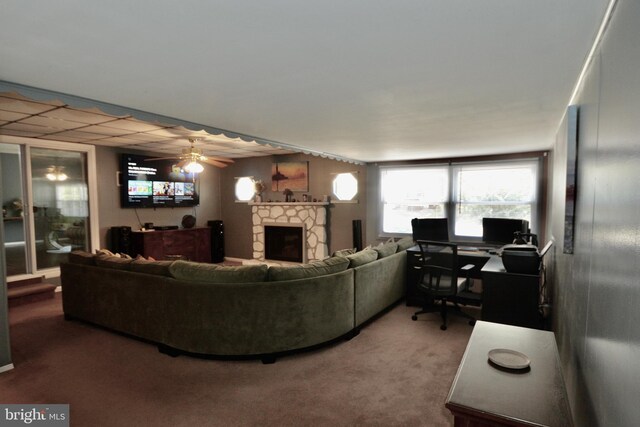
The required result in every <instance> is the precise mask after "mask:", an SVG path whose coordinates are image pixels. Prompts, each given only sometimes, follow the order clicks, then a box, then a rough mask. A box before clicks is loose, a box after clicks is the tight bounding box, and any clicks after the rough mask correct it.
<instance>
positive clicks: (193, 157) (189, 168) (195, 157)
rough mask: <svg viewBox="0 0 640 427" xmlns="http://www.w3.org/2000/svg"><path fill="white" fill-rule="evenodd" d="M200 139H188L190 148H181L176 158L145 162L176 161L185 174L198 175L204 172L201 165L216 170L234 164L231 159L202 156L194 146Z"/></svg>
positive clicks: (199, 150)
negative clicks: (212, 167) (214, 167)
mask: <svg viewBox="0 0 640 427" xmlns="http://www.w3.org/2000/svg"><path fill="white" fill-rule="evenodd" d="M201 139H202V138H189V142H190V143H191V146H190V147H189V148H183V149H182V154H180V155H178V156H171V157H154V158H149V159H146V160H147V161H154V160H170V159H176V160H180V163H178V166H179V167H181V168H182V169H184V171H185V172H188V173H200V172H202V171H203V170H204V167H203V166H202V164H201V163H207V164H209V165H213V166H216V167H218V168H226V167H227V163H234V161H233V160H231V159H227V158H224V157H209V156H204V155H203V154H202V150H201V149H200V148H196V147H195V146H194V144H195V143H196V142H197V141H200V140H201Z"/></svg>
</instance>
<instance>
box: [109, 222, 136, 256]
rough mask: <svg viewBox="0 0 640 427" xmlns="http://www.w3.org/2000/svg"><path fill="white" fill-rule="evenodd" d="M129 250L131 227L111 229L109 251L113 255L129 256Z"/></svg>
mask: <svg viewBox="0 0 640 427" xmlns="http://www.w3.org/2000/svg"><path fill="white" fill-rule="evenodd" d="M131 249H132V248H131V227H127V226H120V227H111V246H110V247H109V250H110V251H111V252H113V253H123V254H128V255H131Z"/></svg>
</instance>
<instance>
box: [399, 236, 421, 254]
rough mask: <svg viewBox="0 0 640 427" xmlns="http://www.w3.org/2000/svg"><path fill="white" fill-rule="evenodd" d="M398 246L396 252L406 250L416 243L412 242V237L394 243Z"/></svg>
mask: <svg viewBox="0 0 640 427" xmlns="http://www.w3.org/2000/svg"><path fill="white" fill-rule="evenodd" d="M396 243H397V244H398V252H400V251H404V250H407V249H409V248H411V247H413V246H415V245H416V242H414V241H413V237H408V236H407V237H403V238H402V239H400V240H398V241H397V242H396Z"/></svg>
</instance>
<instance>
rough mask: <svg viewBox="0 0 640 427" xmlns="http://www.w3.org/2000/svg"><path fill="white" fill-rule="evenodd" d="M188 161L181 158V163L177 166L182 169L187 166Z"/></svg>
mask: <svg viewBox="0 0 640 427" xmlns="http://www.w3.org/2000/svg"><path fill="white" fill-rule="evenodd" d="M187 163H189V160H181V161H180V163H178V164H177V165H176V166H178V167H179V168H180V169H182V168H184V167H185V166H187Z"/></svg>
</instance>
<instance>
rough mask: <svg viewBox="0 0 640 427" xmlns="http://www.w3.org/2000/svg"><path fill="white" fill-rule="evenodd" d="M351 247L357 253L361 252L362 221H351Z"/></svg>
mask: <svg viewBox="0 0 640 427" xmlns="http://www.w3.org/2000/svg"><path fill="white" fill-rule="evenodd" d="M352 229H353V247H354V248H356V250H357V251H360V250H362V220H361V219H354V220H353V226H352Z"/></svg>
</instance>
